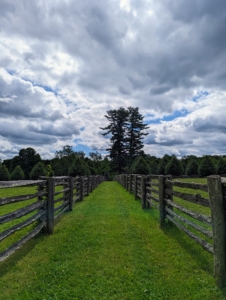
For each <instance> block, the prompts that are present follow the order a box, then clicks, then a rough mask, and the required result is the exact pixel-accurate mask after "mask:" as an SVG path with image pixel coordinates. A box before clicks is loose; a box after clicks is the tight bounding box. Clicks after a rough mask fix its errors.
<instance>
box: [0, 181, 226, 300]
mask: <svg viewBox="0 0 226 300" xmlns="http://www.w3.org/2000/svg"><path fill="white" fill-rule="evenodd" d="M212 271H213V258H212V255H210V254H209V253H207V252H205V251H204V250H202V248H200V247H199V246H198V245H196V244H195V243H194V242H193V241H191V240H190V239H189V238H187V237H186V236H185V235H184V234H183V233H181V232H180V231H179V230H178V229H177V228H175V227H173V226H166V228H165V229H164V231H162V230H160V229H159V223H158V211H157V210H142V209H141V205H140V201H138V200H134V198H133V196H132V195H130V194H129V193H127V192H126V191H125V190H124V189H123V188H122V187H121V186H120V185H119V184H118V183H116V182H104V183H102V184H101V185H100V186H99V187H98V188H97V189H96V190H95V191H93V193H92V194H90V196H89V197H86V198H85V200H84V201H83V202H80V203H78V204H76V205H75V206H74V210H73V212H69V213H66V214H65V215H64V216H62V218H61V220H60V221H59V222H58V223H57V224H56V226H55V232H54V234H53V235H51V236H49V235H44V234H43V235H39V236H38V237H36V238H34V239H33V240H31V241H30V242H28V243H27V244H26V245H25V246H24V247H23V248H22V249H21V250H19V251H18V252H17V253H15V254H14V255H13V256H12V257H10V258H9V259H8V260H7V261H5V262H3V263H0V290H1V293H0V299H4V300H6V299H16V300H17V299H23V300H25V299H32V300H33V299H39V300H40V299H43V300H44V299H46V300H47V299H48V300H50V299H62V300H63V299H81V300H86V299H87V300H91V299H98V300H102V299H108V300H109V299H110V300H111V299H117V300H123V299H128V300H133V299H134V300H139V299H141V300H145V299H163V300H165V299H166V300H167V299H179V300H181V299H203V300H208V299H213V300H215V299H217V300H221V299H222V300H223V299H226V298H225V296H224V294H223V291H221V290H219V289H218V288H216V287H215V282H214V278H213V275H212Z"/></svg>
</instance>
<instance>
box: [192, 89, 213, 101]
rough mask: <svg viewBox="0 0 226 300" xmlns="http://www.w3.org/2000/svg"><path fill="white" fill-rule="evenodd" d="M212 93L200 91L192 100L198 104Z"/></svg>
mask: <svg viewBox="0 0 226 300" xmlns="http://www.w3.org/2000/svg"><path fill="white" fill-rule="evenodd" d="M209 94H210V93H209V92H208V91H200V92H198V93H197V94H196V95H195V96H194V97H192V100H193V101H194V102H197V101H198V100H199V99H203V98H205V97H207V96H208V95H209Z"/></svg>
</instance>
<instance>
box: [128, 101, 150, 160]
mask: <svg viewBox="0 0 226 300" xmlns="http://www.w3.org/2000/svg"><path fill="white" fill-rule="evenodd" d="M128 113H129V117H128V126H127V138H126V141H127V147H128V156H129V158H130V160H133V158H135V157H137V156H139V155H140V154H141V149H142V148H143V147H144V145H143V143H142V139H144V136H146V135H147V134H148V133H144V132H143V131H144V130H145V129H147V128H148V126H147V125H146V124H144V123H143V119H144V117H143V116H142V115H141V114H140V113H139V108H138V107H128Z"/></svg>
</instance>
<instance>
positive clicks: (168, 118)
mask: <svg viewBox="0 0 226 300" xmlns="http://www.w3.org/2000/svg"><path fill="white" fill-rule="evenodd" d="M188 114H189V111H188V110H185V109H184V110H175V111H174V113H173V114H170V115H165V116H164V117H163V118H156V119H153V120H149V121H147V122H146V123H147V124H160V123H161V122H162V121H172V120H174V119H177V118H181V117H185V116H187V115H188Z"/></svg>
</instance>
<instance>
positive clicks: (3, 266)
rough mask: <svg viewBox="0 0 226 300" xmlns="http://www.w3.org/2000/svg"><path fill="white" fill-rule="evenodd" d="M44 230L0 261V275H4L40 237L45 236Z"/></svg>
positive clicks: (27, 252)
mask: <svg viewBox="0 0 226 300" xmlns="http://www.w3.org/2000/svg"><path fill="white" fill-rule="evenodd" d="M46 236H47V234H46V233H45V232H42V233H39V234H38V235H36V236H35V237H33V238H32V239H31V240H29V241H27V242H26V243H25V244H24V245H23V246H22V247H21V248H20V249H18V250H16V251H15V252H14V253H13V254H12V255H10V256H9V257H8V258H7V259H6V260H4V261H3V262H0V277H2V276H4V275H5V274H6V273H7V272H9V271H10V270H11V269H12V268H14V267H15V266H16V265H17V263H18V262H19V261H20V260H21V259H23V258H24V257H26V256H27V255H28V254H29V252H30V251H31V250H32V249H33V248H34V247H35V246H36V245H37V243H39V241H40V239H42V238H44V237H46Z"/></svg>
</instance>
